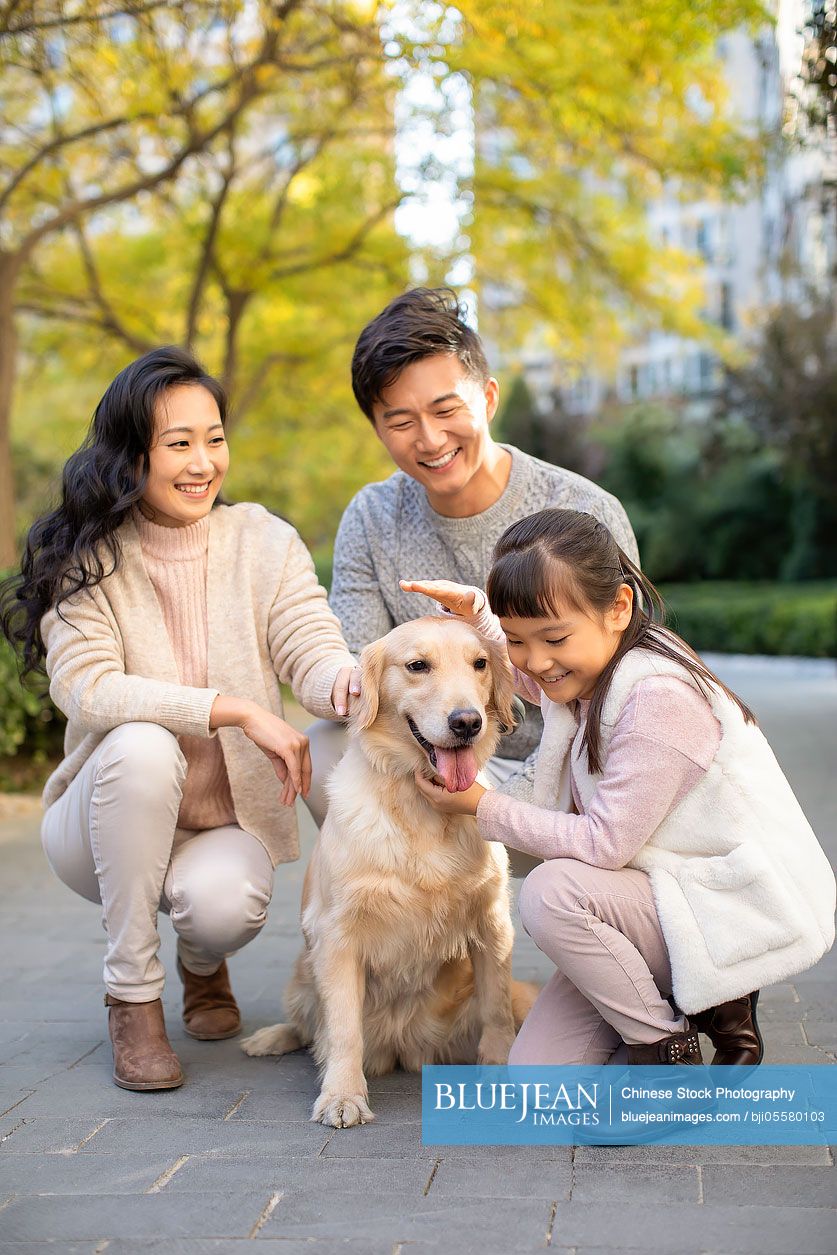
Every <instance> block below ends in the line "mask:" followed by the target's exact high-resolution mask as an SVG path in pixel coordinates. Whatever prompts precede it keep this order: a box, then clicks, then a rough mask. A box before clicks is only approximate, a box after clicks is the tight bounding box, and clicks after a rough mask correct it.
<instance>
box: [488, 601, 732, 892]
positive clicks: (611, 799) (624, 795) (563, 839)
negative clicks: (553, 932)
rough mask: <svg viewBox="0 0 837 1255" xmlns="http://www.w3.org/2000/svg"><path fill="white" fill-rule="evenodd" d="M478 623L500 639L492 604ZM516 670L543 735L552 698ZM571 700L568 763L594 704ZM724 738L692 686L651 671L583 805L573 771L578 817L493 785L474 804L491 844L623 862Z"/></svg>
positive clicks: (615, 864)
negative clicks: (573, 727)
mask: <svg viewBox="0 0 837 1255" xmlns="http://www.w3.org/2000/svg"><path fill="white" fill-rule="evenodd" d="M475 626H476V627H478V628H479V630H481V631H484V632H485V633H486V635H490V636H494V637H496V636H497V635H498V629H499V623H498V621H497V619H496V618H495V617H494V616H493V615H491V614H490V612H488V611H486V610H483V611H482V613H480V614H479V615H478V616H477V618H476V622H475ZM514 674H515V684H516V688H517V691H518V692H519V693H520V695H521V696H522V697H525V698H526V699H527V700H528V701H530V702H533V703H537V704H538V705H540V706H541V709H542V710H543V713H544V738H546V737H547V736H548V735H549V722H550V720H549V707H550V706H551V705H553V703H552V702H551V701H550V699H549V698H548V697H547V696H546V695H545V694H544V693H543V690H542V689H541V687H540V685H538V684H536V683H535V681H534V680H532V679H530V677H529V676H527V675H524V674H523V672H521V671H518V670H516V669H514ZM575 705H576V718H577V720H578V732H577V733H576V736H575V739H574V741H573V746H572V757H571V761H572V762H574V760H575V758H576V757H577V756H578V755H579V751H580V746H581V741H582V738H583V736H584V729H585V725H586V722H587V713H588V710H589V708H590V703H589V701H579V702H576V703H575ZM720 740H721V725H720V724H719V722H718V720H717V719H716V718H715V716H714V715H713V713H712V710H711V708H710V705H709V703H708V702H707V701H706V700H705V698H704V697H702V696H701V694H700V693H699V692H697V690H696V689H694V688H692V686H691V685H690V684H687V683H686V682H685V681H684V680H678V679H676V678H675V677H673V676H653V677H649V678H648V679H645V680H642V681H641V682H640V683H639V684H638V685H637V686H636V688H635V689H634V690H633V692H632V693H631V696H630V698H629V699H628V701H627V703H626V704H625V706H624V707H623V709H622V712H621V714H620V717H619V721H618V723H617V724H616V727H615V728H614V732H613V738H612V740H611V743H610V751H609V753H608V756H607V759H606V761H605V763H604V765H603V771H602V775H601V779H600V781H599V785H598V788H597V789H596V792H595V794H594V795H593V798H592V800H591V802H590V805H589V807H588V808H587V809H586V810H585V808H584V804H583V802H582V800H581V796H580V794H579V790H578V788H577V785H576V780H575V778H574V776H572V774H571V783H572V794H573V801H574V805H575V812H576V813H575V814H572V813H568V812H566V811H553V810H547V809H546V808H544V807H541V806H533V805H532V804H531V803H530V802H523V801H520V800H518V799H517V798H514V797H510V796H507V795H506V794H503V793H500V792H497V791H495V790H489V791H488V792H487V793H485V794H484V795H483V796H482V797H481V798H480V801H479V805H478V806H477V823H478V825H479V830H480V833H481V835H482V836H483V837H484V838H485V839H486V840H487V841H501V842H502V843H503V844H504V845H508V846H511V847H512V849H515V850H521V851H523V852H524V853H525V854H532V855H534V856H536V857H538V858H543V859H550V858H575V859H579V860H580V861H581V862H583V863H590V864H591V865H592V866H594V867H604V868H610V869H615V868H619V867H625V866H626V865H627V864H628V863H629V862H630V861H631V859H632V858H633V857H634V855H635V854H636V853H637V851H638V850H640V849H641V848H642V846H643V845H644V844H645V843H646V841H647V840H648V839H649V837H651V836H652V835H653V833H654V831H655V830H656V829H657V828H658V827H659V825H660V824H661V823H662V822H663V820H664V819H665V818H666V817H667V816H668V815H670V814H671V812H672V811H673V810H674V809H675V807H676V806H677V805H678V804H679V803H680V802H681V801H682V800H683V798H684V797H686V795H687V794H688V793H689V792H690V791H691V790H692V789H693V788H694V787H695V785H696V784H697V783H698V782H699V781H700V780H701V778H702V777H703V775H704V774H705V773H706V771H707V770H708V769H709V766H710V764H711V763H712V761H713V759H714V757H715V754H716V752H717V749H718V746H719V744H720ZM581 752H582V753H584V754H586V752H587V751H586V749H585V750H584V751H581Z"/></svg>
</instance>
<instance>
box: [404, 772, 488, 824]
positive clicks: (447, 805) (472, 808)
mask: <svg viewBox="0 0 837 1255" xmlns="http://www.w3.org/2000/svg"><path fill="white" fill-rule="evenodd" d="M415 780H416V788H417V789H418V791H419V793H421V795H422V796H423V797H425V798H427V800H428V802H429V803H430V805H431V806H433V807H435V808H436V810H437V811H441V812H442V814H443V815H476V813H477V806H478V805H479V800H480V798H481V797H482V795H483V793H487V792H488V790H487V789H486V788H485V786H484V785H482V784H478V783H476V782H475V783H474V784H472V785H471V787H470V789H465V790H464V791H463V792H462V793H448V791H447V789H446V788H445V787H444V785H440V784H434V783H433V781H432V780H428V779H427V777H426V776H423V775H422V774H421V772H419V771H417V772H416V775H415Z"/></svg>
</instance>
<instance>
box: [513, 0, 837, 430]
mask: <svg viewBox="0 0 837 1255" xmlns="http://www.w3.org/2000/svg"><path fill="white" fill-rule="evenodd" d="M804 15H805V3H804V0H779V3H778V5H777V22H776V24H775V26H771V27H765V28H764V29H763V30H762V31H761V32H759V33H758V35H756V36H753V35H751V34H749V33H748V32H746V31H739V32H736V33H734V34H730V35H727V36H725V37H724V38H722V39H721V40H720V41H719V44H718V53H719V56H720V57H721V59H722V61H723V63H724V66H725V72H726V77H727V80H728V83H729V90H730V103H731V107H732V108H733V109H734V110H735V111H736V113H737V114H738V115H739V117H741V118H742V119H744V120H745V121H746V122H747V123H748V125H749V126H750V127H751V128H752V130H753V131H754V132H755V131H761V132H763V133H765V134H766V135H768V136H770V137H771V139H772V143H771V144H770V150H769V155H768V160H767V165H766V169H765V174H764V177H763V179H762V180H761V182H760V185H759V187H758V189H757V190H756V192H755V193H754V194H753V195H751V196H750V198H749V199H746V200H743V201H741V202H739V203H736V204H728V203H723V202H719V201H708V200H707V201H698V202H690V203H684V202H683V201H681V200H680V199H678V197H677V196H676V194H675V189H672V193H671V194H670V195H664V196H663V197H661V198H660V199H659V200H658V201H656V202H655V203H653V204H652V205H650V206H649V219H650V227H651V231H652V233H653V235H654V237H656V238H657V239H658V240H659V241H660V244H661V245H669V246H674V247H678V248H682V249H684V250H686V251H688V252H691V253H694V254H696V255H697V256H699V257H700V259H701V262H702V265H703V271H704V276H705V290H706V303H705V316H706V317H707V319H709V320H710V321H712V322H714V323H715V324H717V325H718V326H720V327H722V328H723V329H724V330H725V331H727V332H728V333H731V334H732V335H734V336H735V337H737V338H740V339H741V340H743V341H744V342H746V341H747V339H748V337H749V336H751V335H752V334H753V331H754V329H755V328H756V326H757V323H758V320H759V318H760V317H762V316H763V314H764V312H765V310H767V309H769V308H771V307H775V306H776V305H779V304H783V303H789V304H795V305H800V306H804V305H805V303H806V301H807V300H808V299H809V298H810V294H811V292H817V291H818V292H820V293H822V292H823V291H824V290H825V289H826V288H827V286H828V284H829V283H830V282H831V280H832V278H833V275H834V273H835V268H836V267H837V235H835V212H834V193H835V186H837V168H835V167H837V155H836V154H835V147H834V143H833V137H832V142H831V144H830V145H829V141H828V140H827V139H826V138H825V137H824V136H813V135H809V136H805V135H804V134H803V128H804V126H805V123H804V116H803V111H802V110H800V109H799V108H798V107H797V105H796V95H797V93H798V91H799V84H798V73H799V67H800V62H801V52H802V39H801V36H800V35H799V31H800V30H801V28H802V26H803V23H804ZM803 140H805V141H806V142H804V143H803V142H801V141H803ZM522 363H523V373H524V376H525V378H526V381H527V384H528V385H529V388H530V390H531V392H532V394H533V396H534V398H535V400H536V402H537V403H538V404H539V405H540V406H542V407H543V408H544V409H552V408H553V407H554V403H555V400H556V397H557V398H558V400H559V401H560V406H561V409H562V410H563V412H564V413H565V414H571V415H577V416H583V415H594V414H597V413H599V412H600V411H601V410H602V408H603V407H604V406H606V405H607V404H612V403H614V402H615V403H617V404H620V403H621V404H630V403H632V402H637V401H644V400H666V399H668V400H673V399H677V400H678V402H679V403H680V404H681V405H682V408H683V410H684V412H685V413H686V414H687V415H689V416H691V417H695V418H700V417H702V416H703V415H705V414H707V413H708V412H709V410H710V409H711V406H712V398H713V396H714V394H715V393H716V391H717V389H718V388H719V386H720V385H721V383H722V381H723V367H722V364H721V362H720V361H719V359H718V357H717V356H716V355H715V354H714V353H713V352H712V351H711V349H710V348H708V347H707V346H706V345H705V344H701V343H699V342H696V341H693V340H687V339H684V338H682V337H681V336H678V335H675V334H670V333H666V332H664V331H654V332H651V333H650V334H649V333H643V335H642V337H641V338H638V339H637V340H636V342H635V343H633V344H630V345H629V346H628V347H626V348H625V349H624V350H623V351H622V352H621V354H620V357H619V363H618V367H617V370H616V373H615V376H614V375H613V374H612V373H611V374H609V375H605V374H604V373H601V372H600V371H599V370H598V369H597V365H596V363H595V362H593V363H590V364H587V365H585V366H584V367H582V368H579V365H578V364H577V363H573V364H571V363H567V362H561V361H558V360H556V359H555V356H554V354H553V353H552V352H551V351H550V350H548V349H546V347H545V346H543V345H539V344H538V343H537V339H536V338H533V339H532V340H531V341H530V343H529V344H528V346H527V348H526V350H525V351H524V353H523V355H522Z"/></svg>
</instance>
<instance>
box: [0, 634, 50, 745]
mask: <svg viewBox="0 0 837 1255" xmlns="http://www.w3.org/2000/svg"><path fill="white" fill-rule="evenodd" d="M63 734H64V720H63V718H62V716H61V715H60V714H59V713H58V711H56V709H55V707H54V706H53V705H52V702H51V701H50V700H49V697H48V696H47V693H46V682H45V681H39V680H33V681H32V682H31V686H30V687H24V686H23V685H22V684H21V683H20V678H19V675H18V668H17V659H16V658H15V655H14V653H13V651H12V649H11V647H10V646H9V645H8V644H7V642H6V641H5V640H4V639H3V637H2V636H0V758H10V757H12V756H13V755H15V754H17V753H18V752H19V750H21V749H24V750H25V751H26V753H27V754H30V755H33V756H35V757H40V758H44V757H46V756H47V755H48V754H50V753H54V752H55V750H56V749H58V748H59V747H60V744H61V738H62V736H63Z"/></svg>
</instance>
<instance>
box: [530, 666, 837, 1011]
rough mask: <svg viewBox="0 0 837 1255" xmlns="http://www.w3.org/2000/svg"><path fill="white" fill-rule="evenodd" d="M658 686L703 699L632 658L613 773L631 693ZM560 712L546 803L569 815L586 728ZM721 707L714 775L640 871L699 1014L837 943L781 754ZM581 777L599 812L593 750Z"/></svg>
mask: <svg viewBox="0 0 837 1255" xmlns="http://www.w3.org/2000/svg"><path fill="white" fill-rule="evenodd" d="M653 675H668V676H675V677H676V678H677V679H680V680H685V681H686V682H687V683H689V684H691V685H692V687H694V688H697V685H696V684H695V682H694V680H693V679H692V677H691V676H690V674H689V672H688V671H687V670H686V669H685V668H684V667H682V666H680V665H679V664H678V663H676V662H670V661H669V660H668V659H666V658H662V657H660V656H658V655H655V654H652V653H649V652H648V651H647V650H643V649H633V650H631V651H630V652H629V653H628V654H626V656H625V658H624V659H623V661H622V662H621V663H620V664H619V667H618V668H617V670H616V672H615V674H614V677H613V681H612V683H611V687H610V691H609V692H608V695H607V698H606V700H605V705H604V710H603V712H602V723H601V747H602V761H603V762H605V761H606V759H607V755H608V752H609V749H610V742H611V739H612V737H613V731H614V726H615V724H616V723H617V721H618V719H619V715H620V713H621V711H622V708H623V707H624V706H625V704H626V702H627V700H628V697H629V695H630V693H631V690H632V689H633V688H634V686H635V685H636V684H638V683H639V682H640V681H641V680H643V679H645V678H646V677H647V676H653ZM544 705H545V706H546V705H547V703H544ZM549 706H551V709H548V710H545V711H544V714H545V727H544V741H543V743H542V748H541V754H540V755H539V758H538V765H537V769H536V774H535V787H534V801H535V804H536V805H540V806H547V807H551V808H552V809H553V810H554V809H561V810H567V809H569V806H568V800H569V799H568V780H569V769H570V755H571V753H572V745H573V741H574V740H575V736H576V733H577V731H578V729H577V725H576V723H575V719H574V718H573V716H572V715H571V713H570V711H569V710H567V709H566V708H565V707H560V706H557V705H555V704H554V703H549ZM711 706H712V712H713V714H714V715H715V717H716V718H717V719H718V721H719V723H720V725H721V743H720V745H719V747H718V752H717V754H716V755H715V758H714V760H713V762H712V764H711V765H710V767H709V770H708V772H707V773H706V775H705V776H704V777H703V779H702V780H701V781H700V782H699V783H698V784H697V785H696V786H695V788H694V789H692V790H691V792H690V793H689V794H688V795H687V796H686V797H685V798H684V799H683V800H682V801H681V802H680V803H679V805H678V806H676V807H675V809H674V810H673V811H672V812H671V813H670V814H669V815H668V816H667V818H666V819H664V820H663V822H662V823H661V824H660V826H659V828H657V830H656V832H655V833H654V834H653V836H652V837H651V838H650V839H649V840H648V842H647V843H646V844H645V845H644V846H643V847H642V849H641V850H640V851H639V852H638V853H637V854H636V855H635V857H634V858H633V860H632V861H631V863H630V864H629V865H630V866H632V867H637V868H640V869H641V870H642V871H645V872H647V873H648V875H649V877H650V881H651V890H652V893H653V895H654V902H655V905H656V908H657V914H658V916H659V919H660V925H661V927H662V931H663V936H664V938H665V942H666V946H667V948H668V953H669V957H670V959H671V971H672V978H673V991H674V997H675V999H676V1000H677V1005H678V1006H679V1007H680V1009H681V1011H684V1012H686V1013H687V1014H688V1013H690V1012H692V1013H693V1012H696V1011H702V1010H704V1008H706V1007H710V1006H714V1005H716V1004H717V1003H721V1002H726V1001H728V1000H729V999H731V998H737V997H740V996H741V995H742V994H746V993H749V992H750V991H751V990H753V989H760V988H762V987H763V986H765V985H771V984H774V983H775V982H776V981H782V980H787V979H788V977H790V976H794V975H796V974H797V973H798V972H801V971H804V970H805V969H806V968H809V967H811V966H812V965H813V964H814V963H816V962H817V960H818V959H820V958H821V957H822V955H823V954H825V952H826V951H827V950H828V949H829V948H830V947H831V945H832V943H833V941H834V907H835V881H834V874H833V872H832V870H831V866H830V864H829V862H828V859H827V858H826V856H825V854H824V852H823V850H822V849H821V848H820V845H819V843H818V841H817V839H816V837H815V836H814V833H813V832H812V830H811V827H810V825H809V823H808V821H807V819H806V818H805V816H804V814H803V813H802V808H801V807H800V805H799V803H798V802H797V800H796V798H795V796H794V794H793V792H792V790H791V788H790V785H789V784H788V782H787V780H786V779H785V777H784V775H783V774H782V770H781V768H780V766H779V764H778V763H777V761H776V759H775V757H774V755H773V752H772V751H771V749H770V746H769V745H768V744H767V741H766V740H765V738H764V736H763V734H762V733H761V732H760V731H759V729H758V728H756V727H754V726H753V725H751V724H747V723H745V721H744V718H743V717H742V715H741V712H740V710H739V709H738V707H737V706H736V705H735V703H734V702H732V701H730V699H729V698H728V697H726V696H725V694H723V693H721V692H719V691H714V692H713V694H712V698H711ZM544 751H546V752H544ZM572 772H573V776H574V778H575V781H576V786H577V789H578V792H579V795H580V797H581V799H582V801H583V804H584V807H585V809H587V808H589V806H590V803H591V801H592V798H593V795H594V793H595V791H596V788H597V786H598V783H599V780H600V779H601V777H600V776H598V775H591V774H590V772H589V770H588V767H587V751H586V749H585V750H584V751H582V752H581V753H580V754H579V753H577V752H576V753H575V754H573V757H572Z"/></svg>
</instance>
